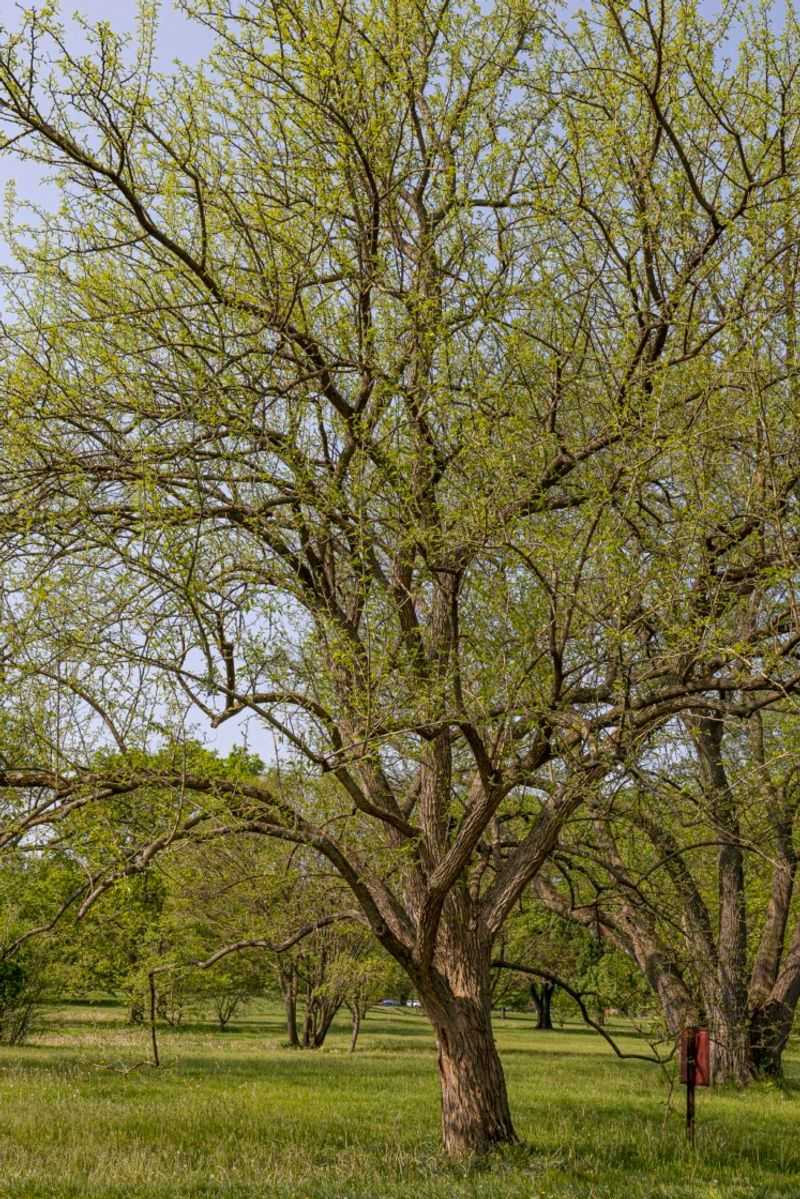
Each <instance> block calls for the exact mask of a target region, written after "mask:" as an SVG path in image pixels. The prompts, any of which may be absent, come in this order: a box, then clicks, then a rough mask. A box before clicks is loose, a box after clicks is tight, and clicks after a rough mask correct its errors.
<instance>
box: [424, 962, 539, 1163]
mask: <svg viewBox="0 0 800 1199" xmlns="http://www.w3.org/2000/svg"><path fill="white" fill-rule="evenodd" d="M465 965H466V963H465ZM470 965H471V964H470ZM467 972H468V974H469V975H472V977H468V978H465V977H464V975H465V973H467ZM486 974H487V976H488V969H487V971H486ZM459 984H460V985H459V991H460V994H458V995H456V994H453V993H452V992H450V993H449V994H447V996H446V997H445V996H444V995H443V993H442V988H441V986H439V987H437V988H436V991H435V992H434V991H433V990H427V989H426V988H425V987H424V986H419V987H418V990H419V996H420V1000H421V1002H422V1005H423V1007H424V1009H425V1011H426V1012H427V1014H428V1016H429V1017H430V1020H431V1023H432V1024H433V1028H434V1032H435V1034H436V1043H437V1046H438V1050H439V1081H440V1084H441V1089H442V1140H443V1142H444V1148H445V1152H446V1153H447V1154H449V1156H450V1157H466V1156H470V1155H473V1154H475V1155H477V1154H482V1153H486V1152H487V1151H488V1150H490V1149H492V1148H494V1147H495V1146H497V1145H507V1144H516V1142H517V1136H516V1133H515V1132H514V1126H513V1124H512V1122H511V1110H510V1108H509V1105H508V1094H507V1092H506V1080H505V1076H504V1074H503V1067H502V1065H501V1063H500V1057H499V1055H498V1053H497V1046H496V1045H495V1042H494V1035H493V1033H492V1019H491V990H490V987H489V982H488V977H487V978H486V979H485V980H484V985H481V984H480V981H479V980H477V979H475V977H474V973H473V971H472V970H471V969H470V967H469V966H467V971H465V972H462V973H461V974H460V977H459ZM465 992H466V993H465Z"/></svg>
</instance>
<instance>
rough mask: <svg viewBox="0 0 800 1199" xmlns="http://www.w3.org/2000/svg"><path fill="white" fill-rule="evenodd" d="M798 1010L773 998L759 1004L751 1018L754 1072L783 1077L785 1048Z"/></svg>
mask: <svg viewBox="0 0 800 1199" xmlns="http://www.w3.org/2000/svg"><path fill="white" fill-rule="evenodd" d="M793 1016H794V1012H793V1011H792V1010H791V1009H790V1008H788V1007H787V1006H786V1004H783V1003H778V1002H772V1003H767V1004H765V1005H764V1006H763V1007H761V1008H757V1009H756V1011H754V1012H753V1014H752V1016H751V1018H750V1054H751V1059H752V1067H753V1073H754V1074H758V1075H761V1076H762V1077H766V1078H780V1076H781V1074H782V1073H783V1051H784V1049H785V1048H786V1042H787V1041H788V1039H789V1034H790V1033H791V1031H792V1023H793Z"/></svg>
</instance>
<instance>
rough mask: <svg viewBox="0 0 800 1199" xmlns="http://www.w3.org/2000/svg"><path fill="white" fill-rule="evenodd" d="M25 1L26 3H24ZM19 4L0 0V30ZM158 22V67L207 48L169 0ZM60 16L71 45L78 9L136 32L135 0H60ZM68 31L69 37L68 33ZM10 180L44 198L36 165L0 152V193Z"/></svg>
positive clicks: (199, 30)
mask: <svg viewBox="0 0 800 1199" xmlns="http://www.w3.org/2000/svg"><path fill="white" fill-rule="evenodd" d="M27 6H28V5H27V2H26V4H25V7H27ZM17 7H19V6H18V5H17V4H15V3H13V0H0V32H2V30H3V27H4V26H6V28H10V29H13V28H15V26H16V25H17V24H18V22H17V21H15V20H14V18H13V17H12V16H10V15H6V14H10V13H11V12H13V10H14V9H16V8H17ZM160 7H161V11H160V15H159V22H158V40H157V63H158V66H159V68H160V69H161V70H164V71H166V70H169V67H170V65H171V64H172V63H173V62H175V61H176V60H178V61H182V62H186V63H194V62H197V61H198V60H199V59H201V58H202V57H203V55H204V54H206V53H207V52H208V50H209V49H210V46H211V35H210V34H209V32H208V31H207V30H205V29H204V28H203V27H202V26H201V25H199V24H198V23H197V22H196V21H190V20H188V18H187V17H185V16H184V15H183V13H181V12H179V11H178V10H177V9H176V7H175V5H174V4H173V3H172V0H161V6H160ZM61 8H62V12H61V19H62V21H63V22H64V25H65V27H66V31H67V40H68V43H69V44H71V45H79V44H80V40H81V36H80V30H79V29H78V27H77V25H76V23H75V21H74V19H73V17H72V16H71V15H68V14H73V13H74V12H75V11H78V12H79V13H80V14H81V15H82V16H83V17H84V18H86V19H87V20H88V21H90V22H93V21H100V20H104V21H108V22H109V24H110V25H111V26H112V27H113V28H114V29H115V30H117V31H118V32H120V33H135V30H136V14H137V11H138V4H137V0H62V5H61ZM70 33H71V34H72V37H70V36H69V35H70ZM9 180H13V181H14V182H15V184H16V187H17V192H18V194H19V195H20V196H21V197H25V198H27V199H44V198H45V195H46V193H45V192H44V191H43V187H42V183H41V174H40V172H39V171H38V170H37V169H36V167H35V166H33V165H31V164H22V163H20V162H19V160H18V159H16V158H15V157H14V156H13V155H3V154H0V195H2V190H3V188H4V187H5V185H6V183H7V182H9ZM2 261H8V258H7V255H6V253H5V247H4V246H3V245H2V243H0V262H2Z"/></svg>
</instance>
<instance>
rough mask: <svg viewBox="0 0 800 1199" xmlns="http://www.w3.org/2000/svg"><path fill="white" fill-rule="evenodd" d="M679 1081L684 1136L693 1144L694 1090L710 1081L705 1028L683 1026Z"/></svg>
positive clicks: (706, 1031)
mask: <svg viewBox="0 0 800 1199" xmlns="http://www.w3.org/2000/svg"><path fill="white" fill-rule="evenodd" d="M681 1082H682V1083H685V1084H686V1136H687V1138H688V1140H689V1144H690V1145H692V1146H693V1145H694V1091H695V1087H707V1086H708V1085H709V1084H710V1082H711V1063H710V1055H709V1040H708V1029H707V1028H685V1029H684V1030H683V1032H682V1033H681Z"/></svg>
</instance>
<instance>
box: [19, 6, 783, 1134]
mask: <svg viewBox="0 0 800 1199" xmlns="http://www.w3.org/2000/svg"><path fill="white" fill-rule="evenodd" d="M185 8H186V10H187V12H189V13H191V14H193V15H194V16H195V18H196V19H198V20H203V21H205V22H206V23H207V24H208V25H209V27H210V28H211V29H212V30H213V32H214V34H215V36H216V39H217V42H216V49H215V51H214V53H213V56H212V60H211V66H210V68H200V69H199V70H198V71H197V72H191V71H188V70H184V69H181V70H180V71H178V72H177V73H176V74H175V75H173V76H172V77H169V78H167V79H163V78H159V77H158V76H157V74H156V73H155V71H154V70H153V67H152V61H151V56H150V49H149V48H150V45H151V38H152V23H151V21H150V19H149V18H148V17H147V15H145V17H144V19H143V26H142V28H143V34H142V41H141V44H140V46H139V47H138V48H137V49H136V50H135V53H134V55H133V58H132V59H130V58H126V51H125V47H124V46H123V45H122V44H121V43H120V41H119V39H117V38H116V37H115V36H114V34H113V33H112V31H111V30H110V29H109V27H108V26H107V25H101V26H98V27H97V29H96V30H95V31H94V34H93V42H92V46H91V50H90V52H89V53H88V55H85V56H82V57H78V56H77V55H75V54H70V52H69V50H68V48H67V47H66V46H65V44H64V41H63V36H62V33H61V31H60V28H59V26H58V23H57V20H56V17H55V15H54V11H53V9H52V7H51V6H48V7H47V8H46V9H45V10H44V11H43V12H42V13H40V14H36V15H27V16H24V17H23V18H22V25H21V27H20V28H19V30H18V31H15V32H13V33H9V34H8V35H7V36H6V38H5V42H4V45H3V48H2V51H1V52H0V116H1V117H2V118H3V119H4V121H5V123H6V128H7V131H8V141H7V146H8V148H9V150H10V151H12V152H13V153H16V154H19V155H22V156H24V157H28V158H32V159H34V160H36V161H39V162H43V163H45V164H47V165H49V166H50V167H51V169H52V170H53V171H54V172H55V174H56V176H57V178H58V180H59V182H60V187H61V202H60V205H59V209H58V212H57V214H53V215H48V214H46V213H43V214H41V217H40V223H39V225H38V227H37V228H35V229H32V230H30V231H12V233H11V236H12V239H13V244H14V248H15V252H16V254H17V256H18V259H19V263H20V268H19V271H18V272H17V273H16V274H14V275H12V276H11V277H10V278H9V279H8V287H9V292H10V297H9V312H10V313H11V315H10V316H9V319H8V322H7V327H6V330H5V332H6V337H7V344H8V345H9V347H10V349H9V354H8V358H7V361H6V363H5V365H4V371H3V374H4V378H3V386H4V391H5V394H6V395H7V396H8V408H9V415H8V420H7V422H6V425H5V427H4V429H3V431H2V434H0V436H2V450H3V460H4V462H5V463H7V466H6V467H5V472H4V475H3V510H4V517H3V526H2V527H3V531H4V550H3V553H4V557H5V560H6V561H8V562H9V564H10V570H9V574H8V575H7V579H8V582H6V584H5V587H6V592H7V595H8V599H7V601H6V611H5V615H4V619H5V621H6V623H7V624H8V626H9V628H10V629H11V630H12V632H13V637H12V641H13V643H14V645H15V646H17V647H19V649H18V652H17V656H16V658H15V664H16V672H17V673H16V674H15V675H14V677H13V680H12V681H13V684H14V686H16V687H18V688H19V689H21V690H22V691H25V690H26V689H27V690H29V691H30V690H35V691H36V692H37V694H39V693H41V694H42V695H43V696H44V697H45V699H44V701H43V705H44V707H45V709H46V710H49V711H50V712H52V711H53V705H54V703H55V700H56V698H57V697H58V696H59V695H60V694H61V693H62V692H63V693H68V694H69V696H70V697H71V699H70V703H71V704H72V705H73V708H72V709H71V710H72V711H73V714H74V716H75V717H77V716H78V712H79V710H82V711H83V713H84V716H83V720H82V722H79V721H78V720H77V719H74V720H72V721H71V722H69V727H67V728H64V722H63V721H61V722H59V723H58V727H57V729H54V730H53V734H54V736H53V740H52V748H51V753H50V755H49V757H47V758H45V759H41V758H40V759H38V760H37V759H36V758H35V757H33V756H31V755H30V754H23V755H22V756H21V757H20V758H19V759H18V760H16V761H15V762H13V763H12V764H11V765H10V767H9V769H7V770H5V771H4V772H3V774H2V776H0V784H2V785H3V787H4V795H5V796H8V797H9V798H8V799H7V800H6V801H5V802H6V804H7V806H8V809H9V816H10V819H9V823H8V826H7V827H8V832H7V836H8V837H9V838H10V839H11V840H13V839H14V838H19V837H23V836H26V835H30V833H31V830H33V829H35V828H39V827H42V826H46V825H53V824H58V823H59V822H60V821H61V819H62V818H63V819H64V820H65V821H68V820H69V819H70V817H71V814H72V813H73V812H74V811H75V810H76V808H75V805H78V807H82V806H85V807H96V806H98V805H99V804H101V803H102V802H103V800H104V797H105V798H107V797H108V795H109V793H113V792H114V790H115V789H123V790H125V791H126V793H130V794H131V795H132V796H134V797H135V795H136V794H137V789H138V788H140V787H142V786H146V785H147V784H148V783H150V784H152V782H153V781H154V776H153V775H152V774H150V775H148V773H147V767H146V763H144V762H143V761H142V760H141V758H138V759H137V757H136V752H135V751H137V750H139V751H140V750H141V749H142V747H143V746H147V745H149V744H151V743H152V738H153V736H154V735H155V732H156V730H158V733H159V734H162V735H163V732H164V730H165V729H166V730H167V731H168V733H169V736H170V738H171V743H172V744H174V745H176V746H179V744H180V741H181V739H182V737H183V736H185V729H186V724H187V722H188V721H190V720H191V719H193V718H194V719H197V718H198V716H202V717H203V718H204V719H205V720H206V721H207V722H208V723H209V724H211V725H213V726H219V725H220V724H222V723H223V722H225V721H227V720H232V719H234V718H238V717H240V716H242V715H243V714H250V715H251V716H252V717H253V718H256V719H258V720H259V721H260V722H262V724H263V726H264V727H265V728H266V729H268V730H270V732H271V734H272V736H273V737H274V739H275V745H276V754H277V755H278V756H279V757H280V758H281V762H282V770H281V771H280V772H277V771H276V772H275V773H274V775H273V776H272V777H271V778H269V779H264V780H262V781H260V782H259V783H253V782H250V781H248V780H245V779H240V780H232V779H226V778H223V777H220V776H219V775H218V774H216V773H214V772H213V771H211V772H204V771H202V770H200V771H198V772H192V771H191V770H190V769H187V768H186V763H185V762H184V761H182V760H181V756H180V752H179V750H177V749H176V752H175V764H174V767H173V768H171V769H169V768H167V767H166V766H165V768H164V769H163V770H161V771H159V772H158V774H157V776H156V779H155V781H157V782H158V783H159V784H160V785H161V786H162V787H166V786H169V787H172V789H173V794H174V804H173V811H172V812H171V813H170V814H169V817H168V816H167V814H166V813H163V814H162V820H161V822H160V823H159V825H158V828H157V829H154V830H153V831H152V833H151V835H150V836H149V838H147V839H145V840H143V842H142V844H141V846H140V847H139V848H138V850H137V851H136V852H133V851H132V852H131V853H130V855H129V857H128V859H127V860H126V861H125V862H124V863H122V864H120V865H118V866H117V869H116V872H115V871H114V870H109V873H108V875H107V878H106V880H105V881H104V882H103V884H102V885H103V886H105V885H106V884H108V885H110V884H111V882H112V881H113V878H114V877H117V876H119V875H120V873H123V874H124V873H126V872H127V873H131V872H136V871H140V870H143V869H145V868H146V867H147V865H148V864H149V863H150V862H151V861H152V859H153V858H154V857H155V856H156V855H157V854H158V853H159V852H162V851H163V850H164V849H165V847H167V846H172V847H176V846H179V845H180V844H181V843H182V842H184V841H186V840H188V839H190V838H197V837H200V836H202V837H205V838H216V837H222V836H226V835H230V834H231V833H232V832H235V833H245V832H246V833H252V834H254V835H267V836H270V837H273V838H278V839H281V840H283V841H287V842H290V843H297V844H301V845H307V846H310V847H312V848H313V849H314V851H316V852H317V853H319V854H320V855H322V856H323V857H324V858H326V860H327V861H328V862H329V863H330V865H331V866H332V867H333V868H334V869H335V870H336V871H338V872H339V874H340V875H341V877H342V878H343V879H344V880H345V881H346V883H347V885H348V886H349V888H350V890H351V892H352V895H353V897H354V899H355V901H356V902H357V903H358V905H359V906H360V910H361V912H362V913H363V915H364V916H365V918H366V919H367V921H368V923H369V925H370V927H371V929H372V931H373V933H374V935H375V937H376V938H377V939H378V941H379V942H380V943H381V945H382V946H383V948H384V949H385V950H386V951H387V952H388V953H389V954H390V955H391V956H392V957H393V958H394V959H395V960H396V961H397V962H398V963H399V964H400V966H401V967H402V968H403V969H404V970H405V971H406V973H407V975H408V977H409V979H410V982H411V984H412V985H413V987H414V988H415V990H416V991H417V993H418V994H419V996H420V1000H421V1002H422V1004H423V1006H424V1008H425V1010H426V1012H427V1014H428V1016H429V1017H430V1019H431V1021H432V1023H433V1026H434V1030H435V1033H436V1038H437V1043H438V1048H439V1071H440V1079H441V1086H442V1126H443V1137H444V1143H445V1146H446V1148H447V1150H448V1151H449V1152H450V1153H453V1154H461V1153H472V1152H482V1151H484V1150H486V1149H488V1148H490V1147H491V1146H493V1145H496V1144H501V1143H504V1142H509V1141H513V1140H514V1139H515V1132H514V1128H513V1124H512V1119H511V1113H510V1110H509V1105H508V1099H507V1095H506V1088H505V1080H504V1077H503V1072H502V1067H501V1064H500V1061H499V1058H498V1055H497V1051H496V1048H495V1045H494V1040H493V1037H492V1031H491V1016H490V994H491V976H490V962H491V957H492V946H493V943H494V941H495V940H496V938H497V937H498V935H499V934H500V932H501V930H502V928H503V925H504V923H505V921H506V919H507V917H508V916H509V914H510V913H511V912H512V910H513V909H514V905H515V904H516V902H517V900H518V899H519V897H520V895H521V894H522V893H523V892H524V891H525V889H526V888H527V887H528V886H529V885H530V883H531V881H532V880H533V879H535V878H536V877H537V875H538V874H539V872H540V871H541V869H542V866H543V864H544V863H545V862H546V861H547V859H548V855H549V854H550V853H551V852H552V850H553V848H554V846H555V845H556V842H557V840H558V837H559V834H560V831H561V829H562V827H563V826H564V823H565V822H566V820H567V819H568V818H569V817H570V816H571V815H572V814H573V813H574V812H575V811H576V810H577V809H578V807H579V806H580V804H581V803H582V801H583V800H584V799H585V798H586V797H587V795H590V794H592V793H594V791H595V789H596V786H597V784H598V782H599V781H600V780H601V779H609V780H612V781H613V777H614V773H615V771H617V770H618V769H619V764H620V761H622V760H624V758H625V756H626V755H627V754H628V753H629V752H633V751H634V750H635V747H637V746H638V745H639V744H640V743H641V741H642V740H643V739H645V738H646V737H647V736H648V735H649V734H650V733H651V732H652V730H653V729H655V728H658V727H659V726H661V725H663V724H665V723H666V722H668V721H669V720H670V719H672V718H674V717H675V716H676V715H677V714H679V713H681V712H684V711H687V710H690V709H691V710H692V711H694V712H699V713H701V714H702V713H703V712H708V711H712V712H714V713H718V712H722V713H723V714H725V713H732V712H735V711H739V710H747V709H749V708H750V707H752V706H756V707H758V706H761V707H763V706H765V705H768V704H770V703H774V702H777V701H778V700H780V699H782V698H784V697H785V696H786V695H787V693H788V694H791V693H792V692H793V689H794V688H795V687H796V673H797V671H796V662H795V658H794V653H795V639H794V635H793V631H794V629H795V625H794V623H793V619H794V618H793V615H792V610H791V605H790V604H788V602H787V599H786V597H787V593H788V592H791V588H792V586H793V580H794V577H795V572H796V541H795V539H794V537H793V536H792V535H791V533H790V532H789V529H790V528H791V522H792V519H793V516H794V512H795V508H796V495H795V484H796V473H795V468H794V465H793V462H794V460H795V458H796V454H795V451H796V449H797V424H796V419H795V416H794V413H796V412H797V410H798V406H797V405H794V406H793V407H792V406H791V405H787V403H786V401H787V399H788V398H789V397H790V396H792V395H794V389H795V387H796V339H795V317H794V313H795V290H796V260H797V246H796V239H795V234H794V226H793V220H794V217H793V212H794V208H795V205H796V197H795V195H794V186H795V184H794V181H795V178H796V169H797V153H798V146H797V122H798V116H797V114H798V105H797V97H796V93H797V83H796V62H797V60H798V54H797V28H796V24H795V21H794V17H793V16H792V15H791V14H790V15H789V17H788V18H787V21H786V24H785V31H784V32H783V33H782V34H781V35H773V34H771V33H770V32H769V23H768V21H766V20H764V19H762V16H760V15H758V14H757V15H753V16H751V15H750V13H749V11H746V10H745V9H744V7H742V10H741V12H740V10H739V8H738V7H737V8H736V13H737V15H739V16H740V17H741V20H742V22H743V25H744V28H745V30H746V33H745V36H744V37H743V41H742V45H741V49H740V53H739V55H738V58H737V60H736V61H735V62H734V63H732V64H730V63H729V62H728V61H727V60H726V61H724V62H723V61H722V55H721V53H719V51H720V47H721V45H722V41H723V39H724V37H725V28H726V27H724V26H723V25H714V24H712V23H709V22H708V21H706V20H705V19H704V18H703V17H702V16H701V15H700V14H699V13H698V11H697V8H696V6H695V5H694V4H693V3H691V2H689V0H669V2H668V3H664V4H663V5H652V6H651V5H649V4H645V5H643V6H642V7H641V8H638V7H636V6H635V5H623V6H620V5H618V4H610V3H609V4H600V5H598V8H597V11H596V15H595V16H594V17H593V18H592V19H591V20H589V19H588V18H581V19H580V20H579V21H578V22H577V25H576V28H574V29H572V28H569V29H559V28H558V25H557V22H556V21H555V19H554V18H553V17H552V16H551V15H550V14H549V13H548V12H547V10H546V9H538V8H537V9H536V10H535V11H534V10H531V9H528V8H526V7H525V6H521V5H518V4H517V3H515V2H511V0H500V2H499V3H498V4H497V5H496V6H495V7H494V8H493V9H492V10H491V11H489V12H483V11H482V10H481V9H479V8H478V7H477V6H472V5H470V4H468V3H462V4H457V5H450V4H447V3H443V4H441V5H436V6H433V7H427V6H423V7H420V6H417V5H414V4H411V3H406V2H405V0H400V2H399V3H393V4H385V3H378V4H376V5H371V4H370V5H367V4H361V3H358V2H349V3H347V4H344V5H343V6H337V7H331V6H330V5H327V4H322V3H318V2H316V0H303V2H302V3H300V4H298V5H288V4H285V3H283V2H282V0H278V2H277V3H273V4H267V3H265V2H263V0H248V2H246V3H245V4H244V5H243V6H233V5H231V4H229V3H228V2H227V0H209V2H208V3H206V4H204V5H202V6H200V5H196V4H195V3H194V2H193V0H187V3H186V4H185ZM48 63H49V64H50V66H48ZM776 327H779V328H778V332H777V333H776V332H775V330H776ZM752 446H755V447H756V452H755V453H753V450H752ZM793 454H795V457H793ZM45 577H47V578H48V580H49V586H50V588H52V590H51V591H49V592H48V591H47V590H46V589H43V587H42V585H41V582H40V580H41V579H43V578H45ZM87 579H91V587H90V588H87V586H86V580H87ZM43 590H44V592H45V593H44V594H43ZM64 596H69V597H70V599H69V604H68V605H65V603H64V600H63V597H64ZM31 605H33V606H32V607H31ZM787 610H788V616H786V617H784V616H783V615H781V613H783V612H786V611H787ZM750 611H756V612H757V614H758V619H756V620H751V621H750V623H749V624H746V628H745V632H744V634H743V621H742V614H743V613H747V612H750ZM770 611H772V612H774V613H775V614H776V616H775V619H772V617H768V616H767V615H766V614H767V613H769V612H770ZM762 617H763V619H762ZM654 627H655V628H657V629H659V630H660V632H661V636H660V637H654V636H653V632H652V630H653V628H654ZM56 646H57V648H58V652H57V653H56V652H55V647H56ZM53 663H55V664H56V665H55V666H54V665H53ZM48 688H49V691H48ZM48 695H49V702H48V701H47V696H48ZM50 727H51V728H52V721H51V726H50ZM87 729H96V730H97V732H98V735H99V734H100V733H101V732H103V733H104V735H105V736H106V737H107V738H108V739H110V740H113V741H114V742H115V743H116V745H117V747H118V749H119V751H120V753H121V754H122V756H123V757H125V756H126V755H128V759H129V760H128V762H127V764H126V765H125V767H124V768H123V767H121V766H119V765H118V764H116V765H115V766H114V768H113V769H108V770H106V771H105V772H103V771H102V770H89V769H88V768H87V756H86V753H85V750H84V747H83V745H82V744H81V735H82V736H85V735H86V730H87ZM79 732H80V734H81V735H79ZM289 757H291V758H292V759H293V761H292V762H291V763H288V764H287V758H289ZM320 780H321V781H320ZM37 788H42V789H43V790H42V791H39V792H37V790H36V789H37ZM16 792H19V793H20V794H21V795H23V796H25V797H27V798H26V799H25V800H24V801H21V800H14V799H13V795H14V794H15V793H16ZM134 801H135V800H134Z"/></svg>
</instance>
